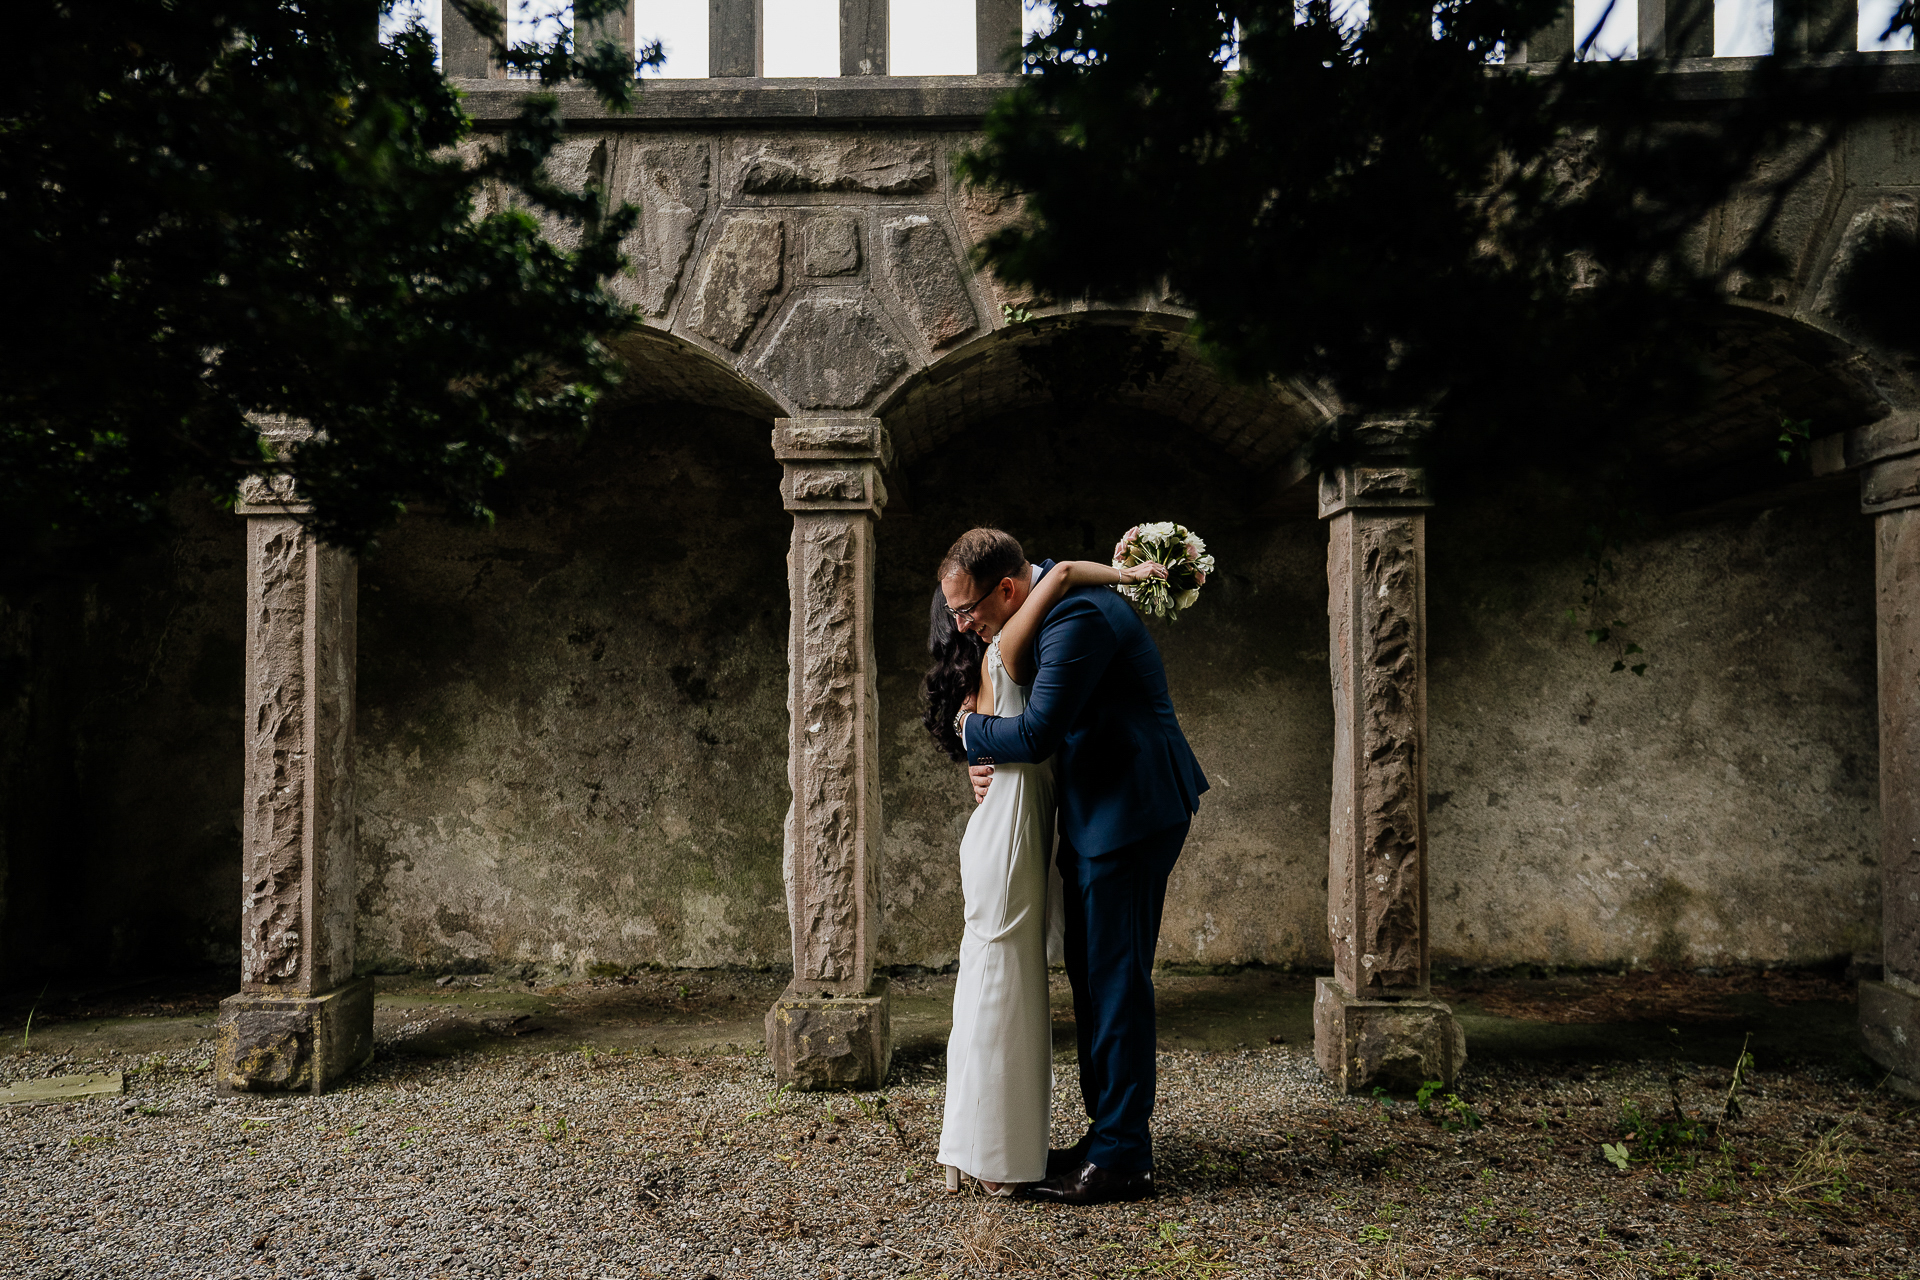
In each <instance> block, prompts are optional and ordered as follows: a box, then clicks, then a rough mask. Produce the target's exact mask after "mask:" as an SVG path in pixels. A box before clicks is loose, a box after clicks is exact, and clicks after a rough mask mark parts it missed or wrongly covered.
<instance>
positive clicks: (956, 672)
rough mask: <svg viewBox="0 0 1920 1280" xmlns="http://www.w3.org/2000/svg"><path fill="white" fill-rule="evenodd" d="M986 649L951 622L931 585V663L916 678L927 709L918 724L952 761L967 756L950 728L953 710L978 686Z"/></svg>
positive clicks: (944, 602) (942, 600) (942, 597)
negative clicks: (921, 677)
mask: <svg viewBox="0 0 1920 1280" xmlns="http://www.w3.org/2000/svg"><path fill="white" fill-rule="evenodd" d="M986 652H987V646H986V645H985V644H984V643H983V642H982V641H981V639H980V637H979V636H976V635H972V634H970V633H968V632H964V631H961V630H960V629H959V628H958V627H956V626H954V625H953V616H952V615H951V614H949V613H948V612H947V598H946V596H945V595H944V594H942V593H941V591H940V589H939V588H938V587H935V588H934V590H933V611H932V613H931V615H930V616H929V619H928V625H927V654H928V655H929V656H930V657H931V658H932V659H933V665H932V666H931V667H929V668H927V674H926V676H925V677H924V678H923V679H922V680H921V681H920V699H921V701H922V702H924V703H925V704H926V708H927V710H926V714H925V715H923V716H922V717H921V718H920V723H922V724H924V725H926V726H927V732H928V733H930V734H932V735H933V743H934V745H935V746H937V747H939V748H940V749H941V750H942V751H944V752H946V753H947V758H948V759H949V760H952V761H954V762H956V763H959V762H961V761H964V760H965V759H966V758H967V751H966V748H965V747H963V746H961V745H960V735H959V734H957V733H955V732H954V731H953V713H954V712H956V711H958V710H959V709H960V704H961V703H962V702H964V701H966V697H967V695H968V694H970V693H972V692H974V691H975V690H976V689H978V688H979V687H980V662H981V659H982V658H984V657H985V656H986Z"/></svg>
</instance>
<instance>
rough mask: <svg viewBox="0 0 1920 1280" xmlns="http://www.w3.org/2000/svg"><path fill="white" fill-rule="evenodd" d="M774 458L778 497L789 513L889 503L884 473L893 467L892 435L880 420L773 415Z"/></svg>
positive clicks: (874, 508) (876, 508)
mask: <svg viewBox="0 0 1920 1280" xmlns="http://www.w3.org/2000/svg"><path fill="white" fill-rule="evenodd" d="M773 456H774V457H776V458H778V459H779V460H780V465H781V466H782V468H783V469H784V474H783V475H782V476H781V478H780V498H781V501H782V502H783V503H784V504H785V506H786V509H787V510H788V511H791V512H794V513H795V514H800V513H804V512H821V511H865V512H869V513H871V514H872V515H874V516H875V517H878V516H879V515H880V514H881V512H882V510H883V509H884V508H885V507H886V505H887V486H886V482H885V480H883V479H882V477H881V473H882V471H883V470H884V469H885V468H886V467H888V466H890V465H892V462H893V439H892V437H891V436H889V435H888V434H887V428H886V426H885V425H884V424H882V423H881V421H880V419H878V418H776V419H775V420H774V424H773Z"/></svg>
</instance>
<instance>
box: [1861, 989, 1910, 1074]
mask: <svg viewBox="0 0 1920 1280" xmlns="http://www.w3.org/2000/svg"><path fill="white" fill-rule="evenodd" d="M1907 985H1908V984H1906V983H1901V984H1900V985H1899V986H1895V985H1894V984H1893V983H1891V982H1875V981H1872V980H1870V979H1867V980H1863V981H1862V982H1861V983H1860V1039H1861V1041H1862V1043H1863V1044H1864V1046H1865V1048H1866V1051H1867V1056H1868V1057H1869V1058H1872V1059H1873V1060H1874V1061H1875V1062H1877V1063H1879V1064H1880V1065H1881V1066H1883V1067H1885V1068H1886V1069H1887V1070H1888V1071H1891V1072H1892V1073H1893V1074H1892V1075H1891V1076H1890V1077H1888V1079H1887V1087H1888V1088H1889V1089H1892V1090H1893V1091H1894V1092H1896V1093H1901V1094H1905V1095H1906V1096H1907V1097H1909V1098H1914V1097H1920V994H1915V993H1914V992H1913V991H1911V990H1908V989H1907Z"/></svg>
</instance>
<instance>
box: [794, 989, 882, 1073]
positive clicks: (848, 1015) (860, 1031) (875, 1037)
mask: <svg viewBox="0 0 1920 1280" xmlns="http://www.w3.org/2000/svg"><path fill="white" fill-rule="evenodd" d="M890 1006H891V1000H890V998H889V992H888V986H887V980H886V979H885V978H884V977H882V978H876V979H874V981H873V985H872V986H871V987H870V988H868V989H867V990H866V991H864V992H862V993H861V994H859V995H856V996H838V997H821V996H811V995H807V994H805V993H802V992H795V991H794V990H793V989H792V988H788V990H787V993H786V994H784V995H782V996H781V997H780V999H779V1001H778V1002H777V1003H775V1005H774V1006H773V1008H772V1009H770V1010H768V1012H767V1056H768V1057H769V1058H771V1059H772V1061H773V1074H774V1078H775V1079H776V1080H779V1081H780V1082H782V1083H783V1084H787V1085H791V1086H792V1087H793V1088H795V1089H800V1090H808V1091H820V1090H827V1089H878V1088H879V1087H880V1086H881V1085H882V1084H884V1083H885V1082H886V1079H887V1070H888V1068H889V1067H890V1066H891V1065H892V1062H893V1026H892V1012H891V1007H890Z"/></svg>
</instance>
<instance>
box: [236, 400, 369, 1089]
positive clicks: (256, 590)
mask: <svg viewBox="0 0 1920 1280" xmlns="http://www.w3.org/2000/svg"><path fill="white" fill-rule="evenodd" d="M267 434H269V435H270V436H271V435H272V434H273V433H272V432H271V431H269V432H268V433H267ZM242 497H243V501H242V503H241V505H240V507H239V508H238V509H239V512H240V514H241V515H243V516H245V517H246V520H247V686H246V688H247V723H246V751H247V767H246V796H245V801H244V811H243V817H242V837H241V867H242V888H241V906H240V919H241V924H240V928H241V935H240V994H238V995H235V996H229V997H228V998H227V999H225V1000H222V1001H221V1002H220V1022H219V1031H218V1048H217V1049H216V1051H215V1064H214V1079H215V1083H216V1086H217V1087H218V1089H219V1090H220V1091H221V1092H222V1093H230V1092H236V1091H260V1090H289V1089H292V1090H303V1091H310V1092H313V1093H319V1092H322V1091H323V1090H325V1089H327V1088H328V1087H329V1086H331V1085H332V1084H333V1083H334V1082H335V1081H337V1080H339V1079H340V1078H341V1077H342V1076H344V1075H346V1074H347V1073H349V1072H351V1071H353V1070H354V1069H355V1068H357V1067H359V1066H360V1065H362V1064H363V1063H365V1062H366V1060H367V1059H368V1058H369V1057H371V1056H372V1054H373V980H372V979H371V978H359V979H356V978H355V977H354V973H353V929H354V920H353V913H354V865H353V863H354V828H353V683H354V618H355V597H356V593H357V589H358V587H357V584H358V575H357V567H356V565H355V562H354V559H353V557H352V556H351V555H350V554H349V553H347V552H345V551H342V550H339V549H338V548H335V547H328V546H323V545H322V544H321V543H320V542H319V541H318V540H317V539H316V538H315V537H314V536H313V534H312V533H310V532H309V531H307V530H306V529H304V528H302V527H301V524H300V522H299V520H298V519H297V518H296V517H297V516H298V515H299V514H300V513H301V512H302V511H304V510H305V508H304V507H302V506H301V505H300V504H299V503H298V502H297V501H295V500H293V499H292V495H291V494H290V493H289V492H288V490H287V488H286V486H285V485H284V483H282V484H278V485H270V484H264V483H262V484H254V485H252V486H250V487H249V488H248V489H247V490H245V491H243V493H242Z"/></svg>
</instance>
